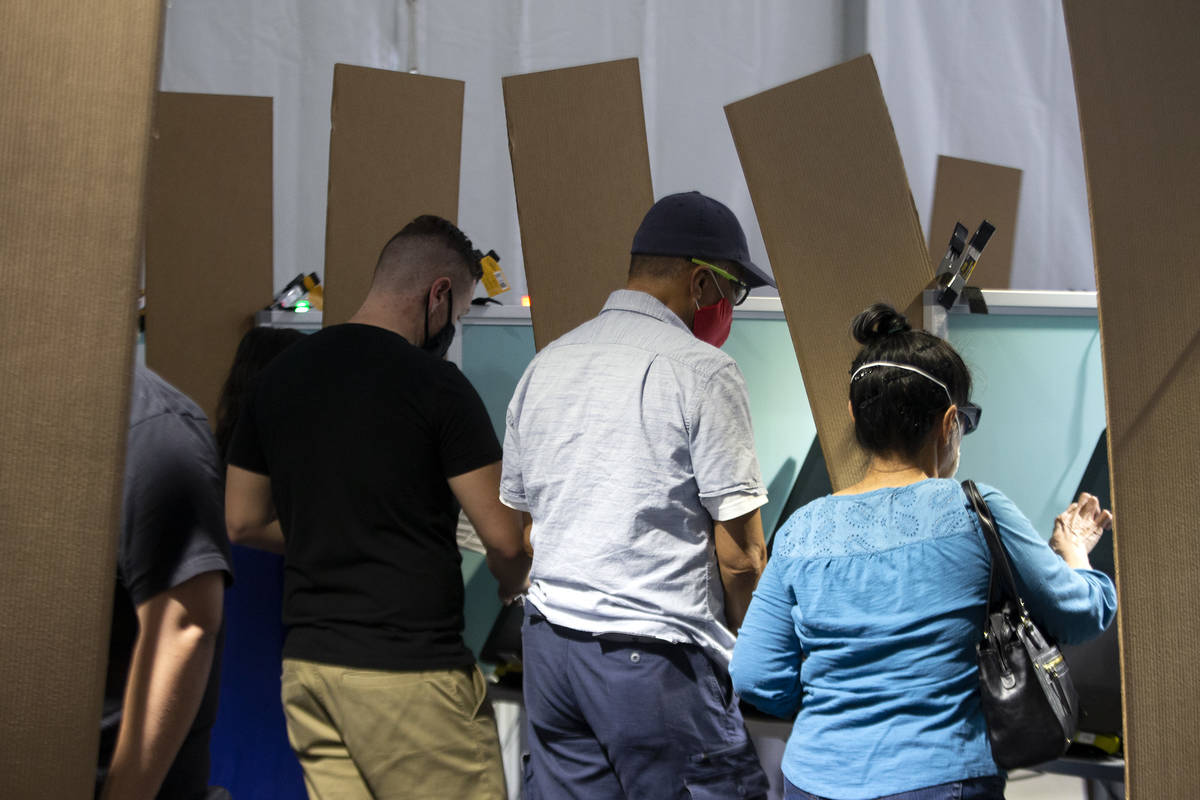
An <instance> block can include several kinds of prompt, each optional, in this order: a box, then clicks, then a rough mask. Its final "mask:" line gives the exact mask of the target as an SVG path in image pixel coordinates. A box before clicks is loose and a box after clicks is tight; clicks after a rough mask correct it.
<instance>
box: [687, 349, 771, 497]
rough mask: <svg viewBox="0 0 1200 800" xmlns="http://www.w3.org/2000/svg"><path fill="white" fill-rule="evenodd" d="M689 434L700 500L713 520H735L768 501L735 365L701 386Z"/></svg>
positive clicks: (743, 388)
mask: <svg viewBox="0 0 1200 800" xmlns="http://www.w3.org/2000/svg"><path fill="white" fill-rule="evenodd" d="M688 434H689V439H690V448H691V457H692V469H693V471H694V473H695V476H696V485H697V488H698V489H699V494H700V501H701V503H703V504H704V507H705V508H706V509H707V510H708V512H709V515H710V516H712V518H713V519H717V520H726V519H733V518H734V517H738V516H742V515H743V514H746V513H749V512H750V511H753V510H754V509H755V508H758V507H759V506H761V505H763V504H764V503H766V501H767V491H766V487H765V486H764V485H763V480H762V471H761V470H760V469H759V466H758V456H757V455H756V454H755V452H754V429H753V427H752V425H751V423H750V398H749V396H748V395H747V394H746V382H745V380H744V379H743V378H742V373H741V371H740V370H739V369H738V367H737V364H733V363H730V364H727V365H726V366H724V367H722V368H721V369H719V370H717V371H716V372H714V373H713V374H712V376H711V377H710V378H709V379H708V380H707V381H705V383H704V385H703V386H701V387H700V389H699V391H698V393H697V396H696V399H695V401H694V403H693V410H692V413H691V414H690V415H689V418H688ZM726 498H728V502H727V501H726Z"/></svg>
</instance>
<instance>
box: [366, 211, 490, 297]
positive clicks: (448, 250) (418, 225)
mask: <svg viewBox="0 0 1200 800" xmlns="http://www.w3.org/2000/svg"><path fill="white" fill-rule="evenodd" d="M438 250H442V251H445V252H443V253H441V254H439V253H437V251H438ZM438 255H450V256H452V257H453V259H454V260H457V261H460V262H461V263H462V267H463V268H464V269H466V271H467V274H469V275H470V276H471V280H476V281H477V280H479V279H480V278H482V277H483V265H482V264H481V263H479V262H480V261H481V260H482V258H483V254H482V253H480V252H479V251H478V250H476V249H475V247H474V246H473V245H472V244H471V240H470V239H468V238H467V235H466V234H465V233H463V232H462V231H461V230H459V229H458V226H457V225H455V224H454V223H453V222H451V221H450V220H448V219H443V218H442V217H439V216H436V215H434V214H422V215H421V216H419V217H417V218H416V219H414V220H413V221H412V222H410V223H408V224H407V225H405V226H404V227H403V228H401V229H400V232H399V233H397V234H396V235H395V236H393V237H392V238H391V239H388V241H387V244H385V245H384V246H383V249H382V250H380V251H379V259H378V261H377V262H376V264H375V271H376V274H377V275H378V273H379V272H380V271H381V270H387V269H388V268H389V266H391V265H404V266H412V265H411V264H410V263H409V262H410V261H421V260H428V259H430V258H436V257H437V256H438ZM438 260H441V259H438Z"/></svg>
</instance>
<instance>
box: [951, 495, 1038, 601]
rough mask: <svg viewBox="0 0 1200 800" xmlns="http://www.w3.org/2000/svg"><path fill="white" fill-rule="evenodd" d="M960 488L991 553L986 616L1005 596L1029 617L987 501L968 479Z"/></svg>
mask: <svg viewBox="0 0 1200 800" xmlns="http://www.w3.org/2000/svg"><path fill="white" fill-rule="evenodd" d="M962 488H963V491H964V492H966V494H967V500H968V501H969V502H970V503H971V507H972V508H973V509H974V510H975V514H976V515H977V516H978V517H979V527H980V528H982V529H983V538H984V540H985V541H986V542H987V544H988V549H989V550H991V552H992V568H991V574H990V576H989V577H988V609H987V613H988V615H989V616H990V615H991V613H992V610H993V606H994V605H998V604H999V600H1000V598H1001V597H1002V596H1003V595H1004V594H1007V596H1008V597H1010V598H1012V599H1013V600H1014V601H1015V602H1016V604H1017V606H1018V607H1019V608H1020V610H1021V616H1022V617H1027V616H1029V614H1028V612H1027V611H1026V610H1025V601H1024V600H1022V599H1021V595H1020V593H1019V592H1018V591H1017V581H1016V578H1015V577H1014V576H1013V571H1012V564H1011V563H1010V562H1009V560H1008V554H1007V553H1006V552H1005V551H1004V544H1003V542H1001V541H1000V531H999V529H997V527H996V519H995V517H993V516H992V510H991V509H990V508H988V504H987V501H985V500H984V499H983V495H982V494H981V493H980V491H979V487H978V486H976V485H975V481H973V480H970V479H967V480H965V481H963V482H962ZM997 572H999V574H1000V585H999V586H997V585H996V573H997Z"/></svg>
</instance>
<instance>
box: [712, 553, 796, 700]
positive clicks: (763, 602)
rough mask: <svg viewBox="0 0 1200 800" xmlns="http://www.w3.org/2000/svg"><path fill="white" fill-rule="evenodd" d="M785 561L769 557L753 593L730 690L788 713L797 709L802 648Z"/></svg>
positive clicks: (735, 654)
mask: <svg viewBox="0 0 1200 800" xmlns="http://www.w3.org/2000/svg"><path fill="white" fill-rule="evenodd" d="M787 563H788V562H787V560H786V559H781V558H778V557H777V558H773V559H771V560H770V561H768V562H767V568H766V570H765V571H764V572H763V575H762V578H761V579H760V580H759V582H758V588H757V589H755V591H754V598H753V600H751V601H750V608H749V610H748V611H747V612H746V619H745V621H744V622H743V623H742V627H741V630H740V631H739V632H738V638H737V643H736V644H735V645H734V648H733V660H732V662H731V663H730V665H729V674H730V676H731V677H732V678H733V688H734V689H735V690H736V691H737V693H738V694H739V695H741V696H742V698H743V699H744V700H746V702H748V703H750V704H751V705H753V706H754V707H755V708H757V709H759V710H761V711H764V712H766V713H768V714H773V715H775V716H777V717H791V716H792V715H793V714H795V713H796V710H797V709H798V708H799V707H800V699H801V695H802V691H803V687H802V686H801V683H800V662H801V661H802V660H803V651H802V650H801V648H800V639H799V637H798V636H797V635H796V627H795V622H794V621H793V619H792V613H793V609H795V607H796V598H795V596H794V594H793V593H792V591H791V588H790V584H789V583H788V581H787V578H786V575H785V574H784V572H785V565H786V564H787Z"/></svg>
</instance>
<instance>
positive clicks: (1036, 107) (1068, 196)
mask: <svg viewBox="0 0 1200 800" xmlns="http://www.w3.org/2000/svg"><path fill="white" fill-rule="evenodd" d="M866 39H867V47H868V48H869V50H870V52H871V53H872V55H873V56H874V58H875V64H876V66H877V68H878V69H879V76H880V80H881V81H882V83H883V92H884V95H885V96H886V97H887V102H888V109H889V111H890V112H891V115H892V122H893V124H894V125H895V127H896V136H897V138H898V139H899V140H900V150H901V152H902V153H903V155H904V165H905V168H906V169H907V170H908V181H909V184H910V186H911V187H912V192H913V198H914V200H915V201H916V205H917V210H918V212H919V213H920V215H921V221H922V224H924V225H925V235H926V239H928V238H929V233H930V231H929V227H928V226H929V216H930V212H931V211H932V209H933V188H934V178H935V176H936V172H937V158H938V156H939V155H948V156H955V157H958V158H969V159H974V160H976V161H988V162H991V163H994V164H1002V165H1004V166H1007V167H1017V168H1019V169H1021V170H1024V174H1023V175H1022V177H1021V198H1020V205H1019V206H1018V212H1017V217H1018V218H1017V230H1016V237H1015V240H1014V242H1013V271H1012V286H1013V288H1014V289H1086V290H1092V289H1095V288H1096V280H1095V273H1094V271H1093V261H1092V233H1091V220H1090V217H1089V214H1088V205H1087V189H1086V185H1085V183H1084V174H1083V150H1082V146H1081V144H1080V138H1079V114H1078V110H1077V108H1076V105H1075V85H1074V82H1073V78H1072V74H1071V60H1070V55H1069V53H1068V52H1067V33H1066V27H1065V25H1064V22H1063V13H1062V6H1061V5H1060V4H1059V3H1056V2H1054V3H1051V2H1038V3H995V2H985V1H984V0H971V1H970V2H962V0H871V1H870V3H869V5H868V8H867V33H866ZM978 222H979V220H963V223H964V224H966V225H967V226H968V227H969V228H971V229H972V230H974V229H975V226H976V225H977V224H978ZM949 238H950V231H935V232H934V236H933V239H934V241H936V242H937V243H938V244H939V245H940V246H941V247H944V246H945V244H944V243H945V241H947V240H949ZM980 263H981V266H982V267H983V268H986V266H987V253H986V252H985V253H984V256H983V259H982V260H981V262H980Z"/></svg>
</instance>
